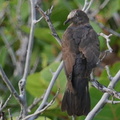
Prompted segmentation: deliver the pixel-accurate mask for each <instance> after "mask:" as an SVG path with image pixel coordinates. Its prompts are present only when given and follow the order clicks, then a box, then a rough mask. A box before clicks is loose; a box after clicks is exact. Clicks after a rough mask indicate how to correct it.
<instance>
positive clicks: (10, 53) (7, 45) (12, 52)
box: [0, 30, 17, 66]
mask: <svg viewBox="0 0 120 120" xmlns="http://www.w3.org/2000/svg"><path fill="white" fill-rule="evenodd" d="M0 34H1V37H2V39H3V42H4V43H5V45H6V47H7V49H8V53H9V55H10V57H11V60H12V63H13V65H14V66H16V64H17V60H16V57H15V53H14V51H13V49H12V47H11V46H10V44H9V42H8V40H7V38H6V36H5V34H4V33H3V31H2V30H1V32H0Z"/></svg>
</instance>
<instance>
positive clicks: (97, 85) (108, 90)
mask: <svg viewBox="0 0 120 120" xmlns="http://www.w3.org/2000/svg"><path fill="white" fill-rule="evenodd" d="M91 83H92V86H94V87H95V88H96V89H98V90H100V91H101V92H103V93H108V94H110V95H111V96H113V97H115V98H118V99H120V92H117V91H115V90H114V89H113V88H111V87H106V86H104V85H102V84H100V83H99V82H98V81H97V80H91Z"/></svg>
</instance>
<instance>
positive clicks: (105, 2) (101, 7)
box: [91, 0, 110, 16]
mask: <svg viewBox="0 0 120 120" xmlns="http://www.w3.org/2000/svg"><path fill="white" fill-rule="evenodd" d="M109 1H110V0H104V1H103V3H102V4H101V5H99V7H98V9H96V10H95V11H93V13H92V14H91V16H95V15H97V14H98V13H99V11H100V10H101V9H103V8H104V7H105V6H106V5H107V4H108V2H109Z"/></svg>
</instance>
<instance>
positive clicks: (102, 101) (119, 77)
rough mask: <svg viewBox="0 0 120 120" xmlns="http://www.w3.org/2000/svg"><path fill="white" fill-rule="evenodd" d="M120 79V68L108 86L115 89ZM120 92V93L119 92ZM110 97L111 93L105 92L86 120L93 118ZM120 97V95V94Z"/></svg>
mask: <svg viewBox="0 0 120 120" xmlns="http://www.w3.org/2000/svg"><path fill="white" fill-rule="evenodd" d="M119 80H120V70H119V71H118V72H117V74H116V75H115V76H114V77H113V79H112V80H111V81H110V83H109V85H108V87H107V88H111V89H113V88H114V86H115V85H116V83H117V82H118V81H119ZM119 94H120V93H119ZM109 97H110V94H109V93H104V94H103V96H102V97H101V99H100V100H99V102H98V103H97V105H96V106H95V107H94V108H93V109H92V110H91V111H90V112H89V114H88V115H87V117H86V118H85V120H93V118H94V117H95V115H96V114H97V113H98V112H99V111H100V110H101V109H102V108H103V107H104V105H105V104H106V103H107V101H108V99H109ZM119 97H120V96H119ZM119 99H120V98H119Z"/></svg>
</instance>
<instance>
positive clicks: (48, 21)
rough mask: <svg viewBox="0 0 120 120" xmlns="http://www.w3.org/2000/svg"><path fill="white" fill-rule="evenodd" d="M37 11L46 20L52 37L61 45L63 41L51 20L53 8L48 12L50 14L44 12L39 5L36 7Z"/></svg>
mask: <svg viewBox="0 0 120 120" xmlns="http://www.w3.org/2000/svg"><path fill="white" fill-rule="evenodd" d="M36 9H37V10H38V11H39V12H40V13H41V15H42V16H43V17H44V18H45V20H46V22H47V24H48V26H49V28H50V30H51V31H52V35H53V36H54V38H55V39H56V40H57V42H58V43H59V44H60V45H61V39H60V37H59V36H58V34H57V33H56V31H55V28H54V26H53V24H52V22H51V20H50V17H49V16H50V14H51V12H52V9H53V6H52V7H51V8H50V9H49V10H48V12H44V11H43V10H42V9H41V8H40V7H39V5H36Z"/></svg>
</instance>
